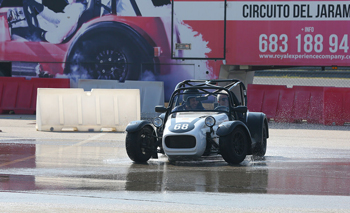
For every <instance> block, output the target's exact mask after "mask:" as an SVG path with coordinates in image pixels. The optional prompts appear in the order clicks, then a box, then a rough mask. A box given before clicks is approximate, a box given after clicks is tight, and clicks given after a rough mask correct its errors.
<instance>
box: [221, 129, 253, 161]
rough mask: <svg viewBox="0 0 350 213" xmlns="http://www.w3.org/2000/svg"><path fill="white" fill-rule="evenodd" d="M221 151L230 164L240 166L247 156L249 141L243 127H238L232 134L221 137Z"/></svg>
mask: <svg viewBox="0 0 350 213" xmlns="http://www.w3.org/2000/svg"><path fill="white" fill-rule="evenodd" d="M219 149H220V153H221V155H222V157H223V158H224V160H225V161H226V162H227V163H229V164H239V163H241V162H242V161H243V160H244V159H245V157H246V156H247V150H248V139H247V134H246V132H245V131H244V130H243V128H242V127H236V128H235V129H234V130H233V131H232V132H231V134H229V135H227V136H222V137H220V144H219Z"/></svg>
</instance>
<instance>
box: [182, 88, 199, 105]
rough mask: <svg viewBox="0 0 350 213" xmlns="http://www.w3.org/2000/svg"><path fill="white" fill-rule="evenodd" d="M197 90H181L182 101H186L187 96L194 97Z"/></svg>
mask: <svg viewBox="0 0 350 213" xmlns="http://www.w3.org/2000/svg"><path fill="white" fill-rule="evenodd" d="M198 93H199V91H198V90H197V89H187V90H185V91H184V92H183V99H182V100H183V102H185V103H186V102H187V101H188V98H190V97H191V98H195V97H197V96H198Z"/></svg>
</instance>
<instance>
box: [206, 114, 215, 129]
mask: <svg viewBox="0 0 350 213" xmlns="http://www.w3.org/2000/svg"><path fill="white" fill-rule="evenodd" d="M215 123H216V121H215V118H214V117H213V116H208V117H206V118H205V125H207V126H208V127H213V126H214V125H215Z"/></svg>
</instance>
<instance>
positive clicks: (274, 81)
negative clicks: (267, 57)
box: [253, 67, 350, 87]
mask: <svg viewBox="0 0 350 213" xmlns="http://www.w3.org/2000/svg"><path fill="white" fill-rule="evenodd" d="M253 84H268V85H286V86H287V87H293V86H326V87H350V68H349V67H335V68H332V67H293V68H286V69H283V70H281V69H278V70H261V71H255V76H254V80H253Z"/></svg>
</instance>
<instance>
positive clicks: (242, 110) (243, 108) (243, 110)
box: [233, 106, 248, 113]
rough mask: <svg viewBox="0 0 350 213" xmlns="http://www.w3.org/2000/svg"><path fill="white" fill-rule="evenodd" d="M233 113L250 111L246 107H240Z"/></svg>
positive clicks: (234, 109)
mask: <svg viewBox="0 0 350 213" xmlns="http://www.w3.org/2000/svg"><path fill="white" fill-rule="evenodd" d="M233 111H235V112H239V113H246V112H247V111H248V108H247V107H246V106H238V107H235V108H233Z"/></svg>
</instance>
